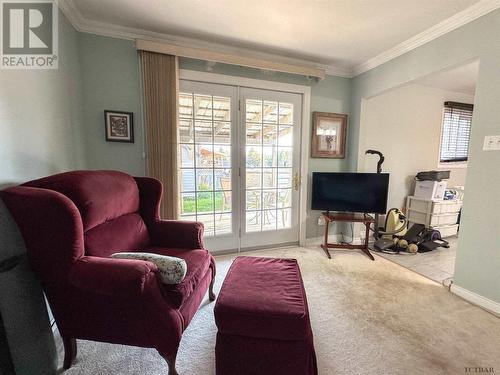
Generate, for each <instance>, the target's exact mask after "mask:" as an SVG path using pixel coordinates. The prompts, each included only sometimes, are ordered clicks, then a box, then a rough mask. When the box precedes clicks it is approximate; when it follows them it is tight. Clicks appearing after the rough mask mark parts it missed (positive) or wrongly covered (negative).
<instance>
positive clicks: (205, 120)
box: [178, 92, 232, 236]
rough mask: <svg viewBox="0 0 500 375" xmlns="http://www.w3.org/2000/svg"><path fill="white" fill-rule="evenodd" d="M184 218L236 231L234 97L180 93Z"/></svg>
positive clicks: (208, 231)
mask: <svg viewBox="0 0 500 375" xmlns="http://www.w3.org/2000/svg"><path fill="white" fill-rule="evenodd" d="M178 154H179V175H178V176H179V180H180V181H179V186H180V189H181V191H180V206H181V213H180V219H182V220H192V221H200V222H202V223H203V224H204V226H205V235H206V236H217V235H223V234H228V233H231V232H232V186H231V185H232V184H231V167H232V163H231V98H229V97H223V96H211V95H202V94H198V93H184V92H183V93H180V94H179V148H178Z"/></svg>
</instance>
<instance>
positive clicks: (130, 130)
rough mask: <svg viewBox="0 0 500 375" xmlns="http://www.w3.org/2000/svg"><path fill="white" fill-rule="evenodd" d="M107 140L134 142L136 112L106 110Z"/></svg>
mask: <svg viewBox="0 0 500 375" xmlns="http://www.w3.org/2000/svg"><path fill="white" fill-rule="evenodd" d="M104 125H105V128H106V129H105V130H106V142H126V143H134V113H133V112H124V111H110V110H105V111H104Z"/></svg>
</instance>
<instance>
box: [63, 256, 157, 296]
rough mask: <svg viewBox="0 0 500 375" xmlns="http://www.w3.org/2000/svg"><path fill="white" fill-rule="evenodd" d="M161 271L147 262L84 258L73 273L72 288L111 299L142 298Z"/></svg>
mask: <svg viewBox="0 0 500 375" xmlns="http://www.w3.org/2000/svg"><path fill="white" fill-rule="evenodd" d="M157 272H158V267H157V266H156V265H155V264H153V263H151V262H147V261H141V260H131V259H112V258H100V257H92V256H84V257H81V258H80V259H78V260H77V261H76V262H75V263H74V264H73V266H72V267H71V269H70V273H69V282H70V284H71V285H72V286H74V287H76V288H78V289H80V290H82V291H85V292H90V293H96V294H103V295H107V296H126V297H128V296H138V295H140V294H141V293H142V292H143V290H144V286H145V285H146V284H147V281H148V279H149V278H153V277H154V278H156V273H157Z"/></svg>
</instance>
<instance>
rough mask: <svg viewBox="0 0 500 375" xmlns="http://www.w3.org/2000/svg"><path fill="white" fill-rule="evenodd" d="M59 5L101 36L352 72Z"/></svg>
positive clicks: (70, 0)
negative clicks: (118, 21) (112, 21)
mask: <svg viewBox="0 0 500 375" xmlns="http://www.w3.org/2000/svg"><path fill="white" fill-rule="evenodd" d="M58 5H59V8H60V9H61V11H62V12H63V13H64V15H65V16H66V17H67V18H68V20H69V21H70V22H71V24H72V25H73V27H74V28H75V29H76V30H77V31H79V32H83V33H89V34H95V35H101V36H106V37H111V38H118V39H126V40H134V41H136V40H147V41H151V42H157V43H162V42H163V43H170V44H175V45H177V46H179V47H186V48H200V49H206V50H210V51H213V52H215V53H224V54H235V55H240V56H244V57H248V58H252V59H264V60H267V61H275V62H276V63H281V64H290V65H302V66H304V67H306V68H312V69H322V70H324V71H325V73H326V74H328V75H334V76H338V77H344V78H352V71H351V69H349V68H344V67H339V66H334V65H327V64H321V63H318V62H315V61H311V60H305V59H297V58H292V57H288V56H283V55H279V54H274V53H267V52H260V51H256V50H251V49H248V48H238V47H232V46H228V45H226V44H222V43H214V42H206V41H202V40H199V39H194V38H188V37H181V36H177V35H171V34H166V33H158V32H154V31H148V30H144V29H138V28H132V27H126V26H120V25H116V24H110V23H104V22H99V21H92V20H89V19H86V18H85V17H83V16H82V14H81V13H80V11H79V10H78V8H77V7H76V6H75V3H74V0H59V3H58Z"/></svg>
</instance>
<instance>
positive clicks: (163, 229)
mask: <svg viewBox="0 0 500 375" xmlns="http://www.w3.org/2000/svg"><path fill="white" fill-rule="evenodd" d="M149 230H150V235H151V239H152V242H153V244H154V245H156V246H168V247H174V248H179V249H204V244H203V231H204V226H203V223H200V222H197V221H181V220H155V221H154V222H153V223H151V224H150V226H149Z"/></svg>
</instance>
